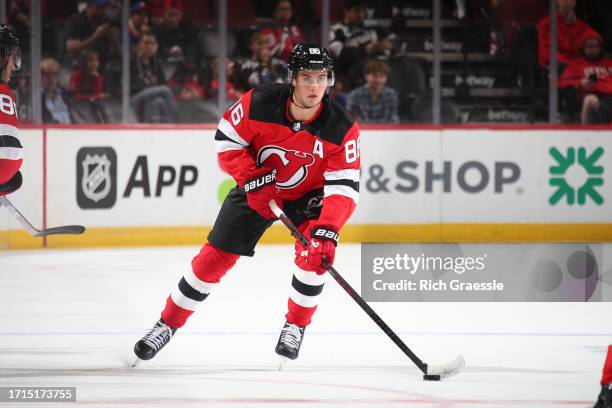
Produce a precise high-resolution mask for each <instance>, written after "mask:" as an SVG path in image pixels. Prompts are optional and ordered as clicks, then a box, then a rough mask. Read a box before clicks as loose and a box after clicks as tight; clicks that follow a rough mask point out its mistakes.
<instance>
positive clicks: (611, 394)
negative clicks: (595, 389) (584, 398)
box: [593, 384, 612, 408]
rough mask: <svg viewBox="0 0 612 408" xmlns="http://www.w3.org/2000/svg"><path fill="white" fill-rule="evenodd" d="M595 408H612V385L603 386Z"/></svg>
mask: <svg viewBox="0 0 612 408" xmlns="http://www.w3.org/2000/svg"><path fill="white" fill-rule="evenodd" d="M593 408H612V384H606V385H602V387H601V392H600V393H599V397H598V398H597V403H596V404H595V406H594V407H593Z"/></svg>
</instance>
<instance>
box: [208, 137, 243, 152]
mask: <svg viewBox="0 0 612 408" xmlns="http://www.w3.org/2000/svg"><path fill="white" fill-rule="evenodd" d="M245 148H246V147H245V146H243V145H241V144H238V143H234V142H231V141H229V140H215V150H216V151H217V154H219V153H223V152H227V151H230V150H242V149H245Z"/></svg>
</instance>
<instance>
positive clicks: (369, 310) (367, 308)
mask: <svg viewBox="0 0 612 408" xmlns="http://www.w3.org/2000/svg"><path fill="white" fill-rule="evenodd" d="M279 219H280V220H281V221H282V223H283V224H285V225H286V226H287V228H289V230H290V231H291V235H293V236H294V237H295V238H296V239H297V240H299V241H300V243H301V244H302V245H303V246H304V247H305V248H308V240H307V239H306V237H305V236H304V235H303V234H302V233H301V232H300V231H299V230H298V229H297V228H296V226H295V225H294V224H293V222H292V221H291V220H290V219H289V218H288V217H287V216H286V215H285V214H280V216H279ZM323 266H325V268H327V272H329V274H330V275H331V276H332V277H333V278H334V279H335V280H336V282H338V284H339V285H340V286H341V287H342V289H344V290H345V291H346V293H348V295H349V296H350V297H351V298H352V299H353V300H354V301H355V302H357V304H358V305H359V306H360V307H361V309H363V311H364V312H366V313H367V315H368V316H370V318H371V319H372V320H373V321H374V323H376V324H377V325H378V327H380V328H381V329H382V331H383V332H384V333H385V334H386V335H387V336H388V337H389V338H390V339H391V340H392V341H393V342H394V343H395V345H396V346H397V347H399V348H400V350H402V351H403V352H404V354H406V355H407V356H408V358H410V360H412V362H413V363H414V364H415V365H416V366H417V367H418V368H419V370H421V371H422V372H423V374H427V364H425V363H424V362H423V361H422V360H421V359H420V358H419V357H417V355H416V354H414V352H413V351H412V350H410V347H408V346H407V345H406V343H404V342H403V341H402V339H400V338H399V337H398V335H397V334H395V332H394V331H393V330H392V329H391V328H390V327H389V326H388V325H387V323H385V322H384V320H383V319H382V318H381V317H380V316H379V315H378V314H377V313H376V312H375V311H374V309H372V308H371V307H370V305H368V304H367V303H366V301H365V300H363V298H362V297H361V296H359V294H358V293H357V292H356V291H355V289H353V287H352V286H351V285H350V284H349V283H348V282H347V281H346V280H345V279H344V278H343V277H342V276H341V275H340V273H338V271H337V270H336V269H335V268H334V267H333V266H332V265H330V264H328V263H327V261H326V260H323Z"/></svg>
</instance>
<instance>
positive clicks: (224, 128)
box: [218, 118, 249, 146]
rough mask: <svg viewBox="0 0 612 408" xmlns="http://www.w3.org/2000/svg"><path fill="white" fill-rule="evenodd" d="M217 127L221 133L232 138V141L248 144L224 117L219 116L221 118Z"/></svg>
mask: <svg viewBox="0 0 612 408" xmlns="http://www.w3.org/2000/svg"><path fill="white" fill-rule="evenodd" d="M218 129H219V130H220V131H221V133H223V134H224V135H225V136H227V137H228V138H230V139H232V140H233V141H234V142H236V143H239V144H241V145H243V146H248V145H249V143H247V142H246V140H244V139H243V138H242V137H240V135H239V134H238V132H236V129H234V127H233V126H232V125H231V123H229V122H228V121H227V120H226V119H225V118H221V120H220V121H219V126H218Z"/></svg>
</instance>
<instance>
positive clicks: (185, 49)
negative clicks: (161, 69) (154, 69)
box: [153, 0, 197, 61]
mask: <svg viewBox="0 0 612 408" xmlns="http://www.w3.org/2000/svg"><path fill="white" fill-rule="evenodd" d="M153 32H154V33H155V37H157V40H158V41H159V51H160V58H162V60H163V61H183V60H185V59H188V60H190V61H194V58H195V39H196V37H197V32H196V31H195V29H194V28H193V26H192V25H191V23H189V22H188V21H187V20H185V19H183V3H182V0H165V2H164V21H163V23H162V24H161V25H159V26H157V27H155V28H154V29H153Z"/></svg>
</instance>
